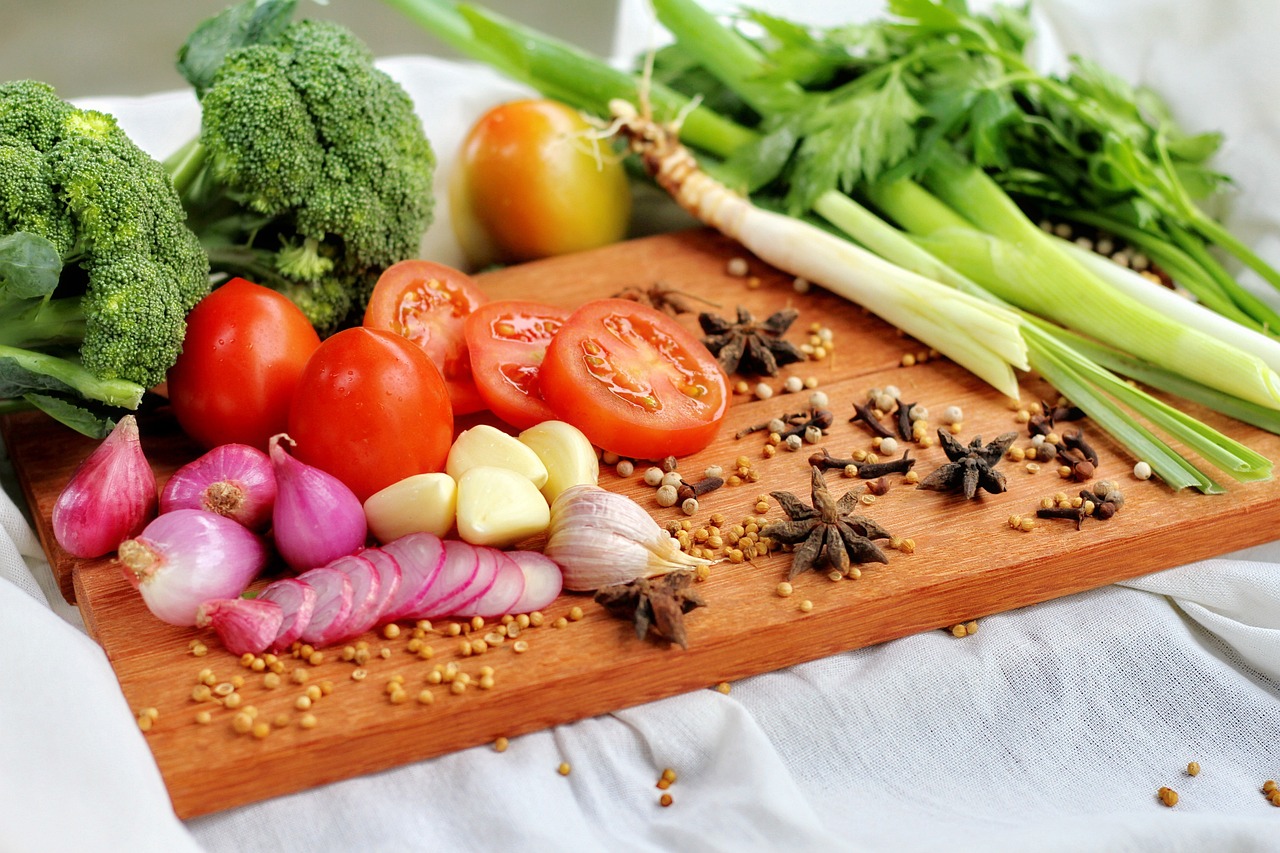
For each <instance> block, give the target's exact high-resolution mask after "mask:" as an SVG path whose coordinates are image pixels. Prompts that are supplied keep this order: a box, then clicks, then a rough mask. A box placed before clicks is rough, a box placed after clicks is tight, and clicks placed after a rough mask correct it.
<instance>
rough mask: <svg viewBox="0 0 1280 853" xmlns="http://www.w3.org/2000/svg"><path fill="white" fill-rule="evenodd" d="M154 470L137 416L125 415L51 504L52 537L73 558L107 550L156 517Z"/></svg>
mask: <svg viewBox="0 0 1280 853" xmlns="http://www.w3.org/2000/svg"><path fill="white" fill-rule="evenodd" d="M157 504H158V501H157V499H156V475H155V473H154V472H153V471H152V470H151V465H150V463H148V462H147V459H146V456H144V455H143V453H142V441H141V439H140V438H139V435H138V421H137V419H136V418H135V417H134V416H133V415H125V416H124V417H122V418H121V419H120V420H119V422H118V423H117V424H116V425H115V428H114V429H112V430H111V433H110V434H109V435H108V436H107V437H106V438H105V439H104V440H103V441H102V443H101V444H99V445H98V446H97V447H96V448H94V450H93V452H92V453H90V454H89V456H88V457H87V458H86V459H85V460H84V461H83V462H81V463H80V465H79V467H77V468H76V470H75V473H73V474H72V475H71V479H70V480H69V481H68V482H67V485H66V487H65V488H64V489H63V490H62V492H61V493H60V494H59V495H58V500H57V501H56V502H55V503H54V505H53V519H52V521H53V538H54V539H55V540H57V542H58V544H59V545H61V546H62V548H63V549H64V550H65V551H66V552H67V553H68V554H70V555H71V556H73V557H81V558H83V559H92V558H93V557H101V556H102V555H103V554H109V553H110V552H112V551H114V550H115V549H116V546H118V545H119V544H120V543H121V542H122V541H124V540H125V539H128V538H129V537H131V536H137V535H138V534H139V533H141V532H142V528H144V527H145V526H146V525H147V522H149V521H150V520H151V519H153V518H155V516H156V507H157Z"/></svg>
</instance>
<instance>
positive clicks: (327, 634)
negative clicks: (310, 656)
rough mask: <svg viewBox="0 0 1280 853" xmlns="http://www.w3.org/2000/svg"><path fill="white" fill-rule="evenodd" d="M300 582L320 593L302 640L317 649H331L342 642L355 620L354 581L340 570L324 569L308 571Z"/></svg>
mask: <svg viewBox="0 0 1280 853" xmlns="http://www.w3.org/2000/svg"><path fill="white" fill-rule="evenodd" d="M298 580H300V581H302V582H303V583H305V584H307V585H308V586H310V587H312V588H313V589H315V591H316V609H315V610H313V611H312V612H311V621H310V622H309V623H307V627H305V628H303V629H302V634H301V636H299V637H298V639H299V640H302V642H304V643H310V644H311V645H313V646H327V645H328V644H329V643H334V642H337V641H338V640H340V639H342V638H343V637H344V636H345V634H344V633H343V632H344V631H345V630H346V627H347V622H348V621H349V619H350V617H351V591H352V590H351V579H350V578H348V577H347V575H346V573H345V572H343V571H341V570H339V569H331V568H327V567H323V566H322V567H320V568H315V569H308V570H307V571H305V572H303V573H302V574H300V575H298Z"/></svg>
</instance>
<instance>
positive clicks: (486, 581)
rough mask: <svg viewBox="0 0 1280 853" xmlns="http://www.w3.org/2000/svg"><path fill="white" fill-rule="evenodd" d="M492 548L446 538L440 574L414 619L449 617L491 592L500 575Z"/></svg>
mask: <svg viewBox="0 0 1280 853" xmlns="http://www.w3.org/2000/svg"><path fill="white" fill-rule="evenodd" d="M491 551H492V549H489V548H485V549H481V548H477V547H476V546H474V545H469V544H468V543H466V542H462V541H459V540H456V539H449V540H447V541H446V542H445V543H444V566H442V567H441V569H440V576H439V577H437V578H436V582H435V585H434V587H433V588H432V590H431V594H430V595H428V596H427V600H425V601H423V602H422V604H421V605H420V607H419V609H418V613H417V614H416V617H415V618H418V619H439V618H441V617H443V616H449V615H451V614H453V613H456V612H458V610H459V609H460V608H462V607H465V606H466V605H468V604H470V603H471V602H473V601H475V600H476V599H477V598H479V597H480V596H482V595H484V594H485V593H486V592H488V591H489V587H491V586H493V582H494V580H496V579H497V577H498V559H497V557H495V556H494V555H493V553H491Z"/></svg>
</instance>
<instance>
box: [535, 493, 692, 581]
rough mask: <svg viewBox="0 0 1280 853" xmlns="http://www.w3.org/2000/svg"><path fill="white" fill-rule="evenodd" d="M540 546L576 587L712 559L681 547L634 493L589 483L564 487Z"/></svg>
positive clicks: (631, 577) (625, 579)
mask: <svg viewBox="0 0 1280 853" xmlns="http://www.w3.org/2000/svg"><path fill="white" fill-rule="evenodd" d="M542 552H543V553H544V554H546V555H547V556H548V557H550V558H551V559H552V560H554V561H555V562H556V563H557V564H559V566H560V569H561V572H562V573H563V575H564V588H565V589H568V590H571V591H574V592H591V591H593V590H597V589H599V588H600V587H603V586H610V585H611V584H618V583H627V582H628V581H633V580H636V579H637V578H642V577H653V576H654V575H662V574H666V573H667V572H670V571H674V570H676V569H696V568H698V567H699V566H708V565H711V563H712V561H711V560H706V559H703V558H701V557H694V556H691V555H689V554H686V553H685V552H683V551H681V550H680V543H679V542H677V541H676V540H675V539H674V538H673V537H672V536H671V534H669V533H667V531H665V530H663V529H662V528H661V527H660V526H659V525H658V522H656V521H654V520H653V517H652V516H651V515H649V513H647V512H646V511H645V510H644V509H643V508H642V507H641V506H640V505H639V504H637V503H636V502H635V501H633V500H632V499H631V498H629V497H627V496H626V495H619V494H616V493H614V492H610V491H609V490H607V489H603V488H600V487H599V486H592V485H588V484H583V485H578V486H571V487H569V488H568V489H565V490H564V491H563V492H561V493H560V496H559V497H558V498H556V500H555V502H554V503H553V504H552V505H551V523H550V524H549V525H548V527H547V543H546V545H544V546H543V549H542Z"/></svg>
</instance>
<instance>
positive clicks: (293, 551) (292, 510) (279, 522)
mask: <svg viewBox="0 0 1280 853" xmlns="http://www.w3.org/2000/svg"><path fill="white" fill-rule="evenodd" d="M281 441H288V442H289V443H290V444H292V443H293V439H291V438H289V436H287V435H284V434H283V433H281V434H280V435H276V436H272V438H271V444H270V455H271V466H272V468H273V469H274V471H275V475H276V503H275V509H274V511H273V512H272V514H271V521H272V532H273V536H274V539H275V543H276V550H277V551H279V552H280V556H281V557H283V558H284V561H285V562H286V563H288V564H289V565H290V566H291V567H293V568H294V569H296V570H298V571H306V570H307V569H310V568H313V567H315V566H323V565H325V564H326V563H328V562H329V561H330V560H335V559H337V558H338V557H342V556H345V555H347V554H354V553H355V552H356V551H358V550H360V549H361V548H362V547H364V544H365V539H366V537H367V536H368V533H369V530H368V526H367V525H366V522H365V518H364V507H363V506H362V505H361V503H360V499H359V498H357V497H356V496H355V493H354V492H352V491H351V489H349V488H348V487H347V486H346V485H344V484H343V482H342V481H341V480H339V479H338V478H337V477H334V476H333V475H332V474H329V473H327V472H325V471H321V470H320V469H319V468H316V467H314V466H311V465H307V464H306V463H304V462H301V461H299V460H298V459H295V458H294V457H293V456H290V455H289V453H287V452H286V451H285V449H284V447H282V446H281Z"/></svg>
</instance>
